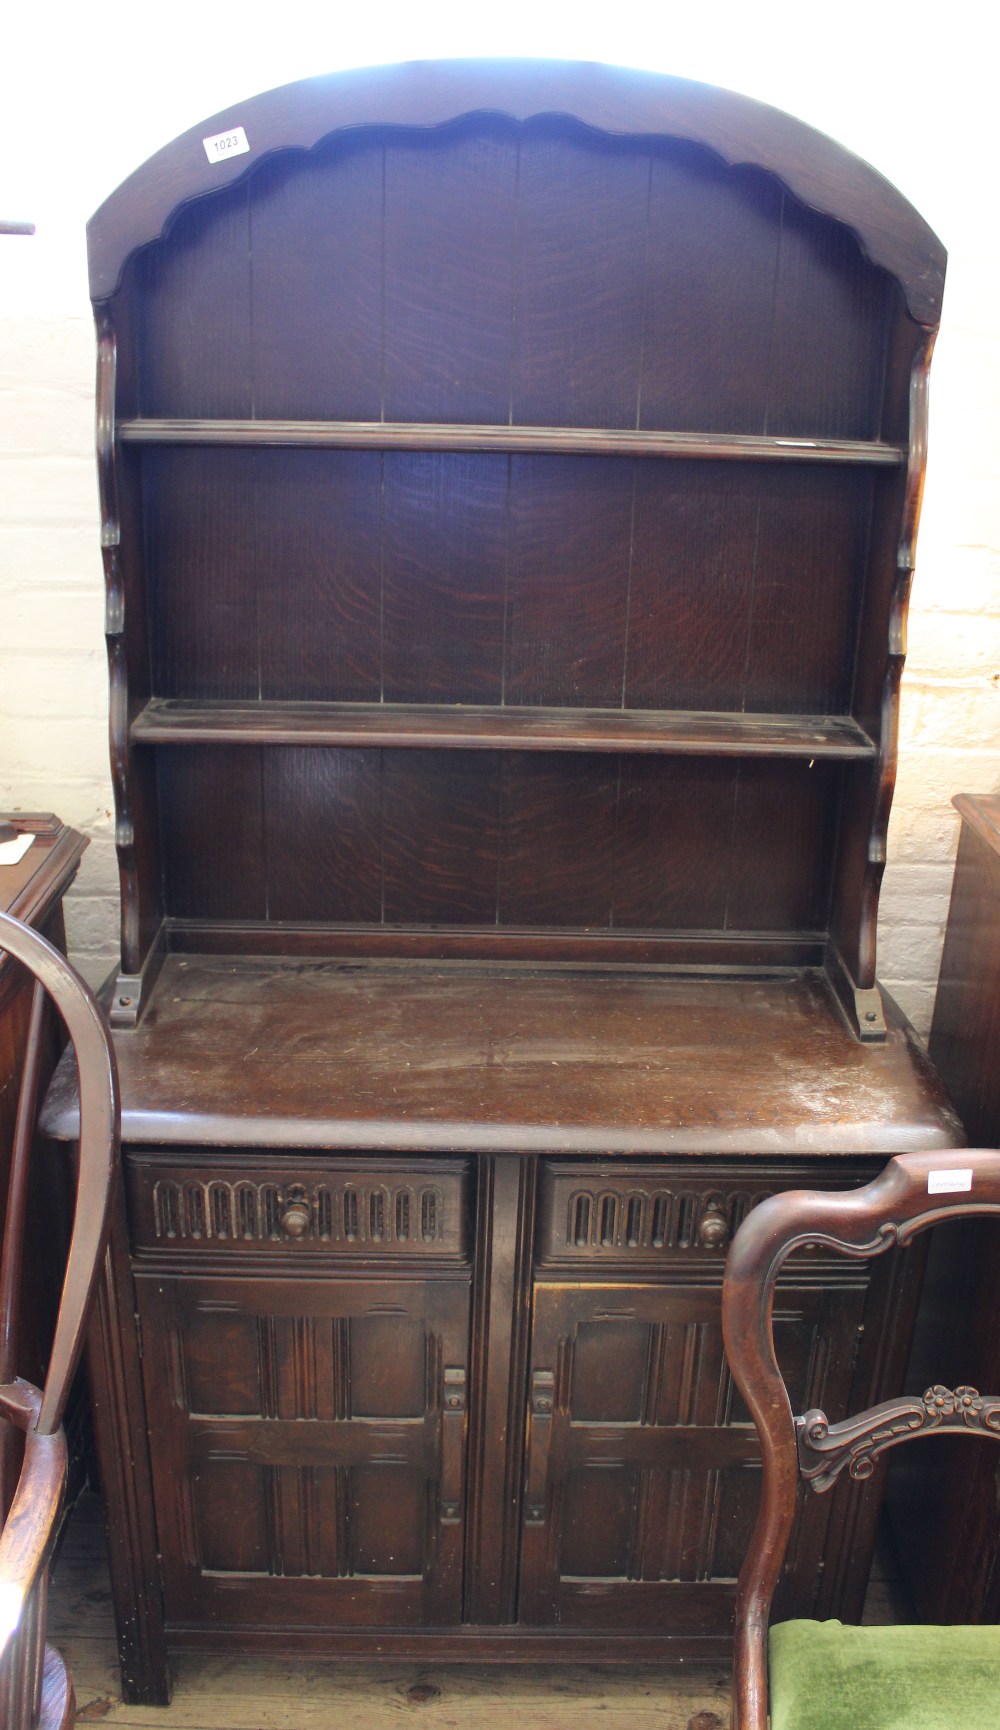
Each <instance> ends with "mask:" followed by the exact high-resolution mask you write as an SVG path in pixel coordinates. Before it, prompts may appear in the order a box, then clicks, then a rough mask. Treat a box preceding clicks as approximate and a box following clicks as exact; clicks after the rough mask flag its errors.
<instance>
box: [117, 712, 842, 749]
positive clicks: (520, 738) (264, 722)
mask: <svg viewBox="0 0 1000 1730" xmlns="http://www.w3.org/2000/svg"><path fill="white" fill-rule="evenodd" d="M132 738H133V740H135V741H136V742H137V743H140V744H170V745H193V744H197V745H209V744H220V745H222V744H224V745H241V744H242V745H259V744H265V745H267V744H270V745H341V746H343V745H359V746H364V745H368V746H379V745H383V746H389V745H391V746H411V747H418V748H419V747H424V748H430V747H441V746H444V747H450V748H452V749H455V750H480V751H486V750H514V751H629V752H632V751H643V752H647V751H660V752H669V753H673V754H676V755H681V756H730V757H809V758H813V757H824V758H831V757H833V758H841V759H844V758H847V759H855V760H856V759H864V758H872V757H874V756H875V754H876V751H875V745H874V744H873V742H872V740H871V739H870V738H869V737H868V735H867V734H866V733H865V732H863V731H862V729H861V728H860V727H859V726H858V724H857V722H856V721H854V720H852V719H851V717H850V716H849V715H757V714H742V713H735V712H733V713H728V712H727V713H722V712H718V713H713V712H708V711H698V710H688V709H668V710H662V709H659V710H657V709H542V708H528V707H521V708H497V707H485V706H484V707H473V706H471V705H463V704H457V703H456V704H452V703H428V704H408V703H292V702H258V703H233V702H190V701H186V700H183V699H180V698H163V697H154V698H153V699H152V700H151V701H150V702H149V703H147V704H146V706H145V708H144V709H142V710H141V711H140V713H139V714H138V715H137V716H136V718H135V720H134V721H133V723H132Z"/></svg>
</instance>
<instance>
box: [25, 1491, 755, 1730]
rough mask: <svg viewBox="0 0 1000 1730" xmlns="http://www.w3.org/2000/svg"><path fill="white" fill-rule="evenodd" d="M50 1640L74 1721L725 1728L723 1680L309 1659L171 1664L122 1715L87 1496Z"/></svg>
mask: <svg viewBox="0 0 1000 1730" xmlns="http://www.w3.org/2000/svg"><path fill="white" fill-rule="evenodd" d="M49 1639H50V1641H51V1643H52V1644H53V1645H54V1646H58V1647H59V1649H60V1650H61V1651H62V1652H63V1653H64V1654H65V1656H66V1658H67V1660H68V1662H69V1667H70V1671H71V1673H72V1676H73V1682H74V1686H75V1688H76V1698H77V1722H78V1723H80V1724H96V1723H103V1724H107V1725H109V1726H110V1725H115V1726H133V1727H138V1726H140V1725H141V1726H145V1727H149V1726H158V1727H160V1730H222V1727H225V1730H393V1727H394V1730H400V1727H401V1726H402V1723H403V1720H404V1719H406V1720H407V1721H411V1722H412V1723H413V1725H414V1730H526V1727H527V1726H529V1725H530V1730H728V1726H729V1676H728V1673H727V1672H726V1671H725V1670H723V1669H722V1668H713V1669H699V1670H697V1671H695V1670H691V1671H680V1672H678V1671H676V1670H672V1671H666V1670H657V1669H653V1668H649V1669H636V1670H628V1669H619V1668H618V1667H610V1666H609V1667H608V1668H607V1669H602V1668H599V1667H598V1666H596V1665H575V1666H572V1667H560V1668H559V1669H556V1668H553V1667H542V1666H535V1667H528V1666H525V1665H520V1664H505V1665H499V1664H495V1665H475V1666H473V1665H440V1666H439V1665H436V1664H405V1663H392V1664H358V1663H350V1664H348V1663H333V1662H331V1663H310V1662H309V1661H308V1660H305V1659H302V1660H296V1661H289V1662H287V1663H283V1662H281V1661H280V1660H278V1659H257V1658H215V1657H206V1656H201V1655H196V1656H195V1655H189V1656H182V1657H179V1658H178V1659H177V1661H176V1664H175V1666H174V1698H173V1703H172V1705H171V1706H169V1707H168V1708H167V1709H165V1710H164V1709H163V1708H162V1707H155V1706H147V1707H140V1706H123V1705H122V1703H121V1701H120V1700H119V1698H118V1671H117V1665H116V1662H115V1644H114V1637H113V1631H112V1621H111V1599H110V1592H109V1588H108V1577H107V1566H106V1562H105V1556H104V1538H103V1530H102V1526H101V1513H100V1505H99V1503H98V1502H97V1499H96V1497H93V1496H88V1497H85V1498H84V1500H83V1501H82V1502H81V1503H80V1504H78V1506H77V1508H76V1510H75V1511H74V1514H73V1516H72V1518H71V1520H70V1523H69V1527H68V1530H67V1532H66V1535H65V1538H64V1540H63V1544H62V1547H61V1549H60V1552H59V1556H58V1558H57V1562H56V1567H55V1572H54V1576H53V1581H52V1595H51V1599H50V1614H49Z"/></svg>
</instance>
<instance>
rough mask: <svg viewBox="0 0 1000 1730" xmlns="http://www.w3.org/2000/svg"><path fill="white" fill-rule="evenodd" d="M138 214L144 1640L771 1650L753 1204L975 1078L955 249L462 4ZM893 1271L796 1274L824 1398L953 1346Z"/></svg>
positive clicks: (858, 1149)
mask: <svg viewBox="0 0 1000 1730" xmlns="http://www.w3.org/2000/svg"><path fill="white" fill-rule="evenodd" d="M90 249H91V270H92V289H93V296H94V301H95V305H96V309H97V321H98V333H99V374H98V396H99V409H98V421H99V447H100V449H99V460H100V476H101V488H102V500H103V519H104V529H103V545H104V556H105V561H106V570H107V590H108V622H107V623H108V645H109V658H110V665H111V693H112V695H111V703H112V753H113V768H114V778H115V786H116V793H117V802H118V807H117V819H118V845H119V855H120V861H121V883H122V956H123V960H122V969H123V970H122V974H121V977H120V978H119V980H118V983H117V987H116V990H115V995H114V1000H113V1019H114V1023H115V1026H116V1030H117V1051H118V1061H119V1065H120V1070H121V1080H122V1091H123V1140H124V1145H125V1150H126V1152H125V1176H124V1190H123V1196H122V1200H121V1205H120V1208H119V1212H118V1217H117V1220H116V1226H115V1236H114V1243H113V1249H112V1257H111V1262H110V1264H109V1272H108V1277H107V1282H106V1285H105V1289H104V1293H103V1299H102V1307H101V1312H100V1317H99V1321H98V1325H97V1327H96V1330H95V1335H94V1340H93V1346H92V1352H91V1372H92V1377H93V1386H94V1392H95V1403H96V1408H97V1430H98V1441H99V1449H100V1454H101V1461H102V1472H103V1481H104V1490H105V1495H106V1499H107V1506H108V1518H109V1525H110V1530H111V1537H112V1564H113V1577H114V1590H115V1601H116V1605H117V1611H118V1617H119V1627H120V1635H121V1643H122V1657H123V1683H124V1688H125V1691H126V1693H127V1694H128V1695H129V1696H130V1697H131V1698H133V1699H145V1700H154V1701H155V1700H162V1699H164V1698H166V1694H167V1688H168V1678H167V1667H166V1658H167V1652H168V1649H169V1648H171V1647H174V1648H181V1647H184V1646H189V1647H190V1646H206V1645H213V1646H222V1647H225V1648H226V1649H228V1650H234V1651H255V1652H256V1651H261V1650H268V1651H272V1652H276V1653H281V1654H286V1653H290V1652H314V1653H315V1652H323V1653H326V1654H338V1653H339V1654H348V1653H353V1654H371V1655H374V1654H379V1653H391V1654H396V1655H403V1654H410V1655H413V1654H425V1655H427V1656H428V1657H430V1656H432V1655H433V1656H435V1657H437V1658H443V1657H447V1658H451V1659H455V1658H461V1657H465V1656H468V1657H472V1656H475V1657H476V1658H477V1659H483V1658H487V1657H490V1656H495V1657H498V1658H501V1657H503V1658H512V1657H513V1658H534V1659H538V1660H541V1661H545V1662H548V1661H551V1660H553V1659H555V1658H557V1657H560V1656H566V1657H574V1658H586V1659H596V1658H601V1659H614V1660H619V1661H622V1662H638V1661H641V1660H643V1659H647V1660H648V1659H657V1660H662V1659H665V1658H670V1657H687V1658H690V1657H692V1656H694V1655H696V1654H701V1655H702V1656H704V1657H706V1658H710V1659H713V1660H714V1659H718V1658H721V1657H722V1656H723V1655H725V1654H726V1653H727V1652H728V1648H729V1640H730V1634H731V1618H732V1605H733V1589H734V1577H735V1574H736V1571H737V1567H738V1564H739V1561H740V1557H741V1554H742V1550H743V1546H744V1544H745V1541H746V1538H747V1535H748V1533H749V1530H750V1526H751V1523H752V1519H753V1510H754V1504H755V1497H756V1487H757V1482H758V1472H757V1449H756V1443H755V1440H754V1435H753V1431H752V1428H751V1426H750V1425H749V1423H748V1422H747V1417H746V1413H745V1412H744V1411H743V1409H742V1407H741V1406H740V1404H739V1402H738V1400H737V1399H736V1397H735V1396H734V1393H733V1390H732V1387H731V1385H730V1382H729V1379H728V1376H727V1374H726V1370H725V1366H724V1360H723V1352H722V1342H721V1336H720V1326H719V1290H720V1282H721V1275H722V1265H723V1257H724V1250H725V1245H726V1243H727V1241H728V1238H729V1236H730V1235H731V1233H732V1231H733V1229H734V1227H735V1226H736V1224H737V1223H738V1221H739V1219H740V1218H741V1217H742V1215H743V1213H744V1212H745V1211H746V1209H747V1208H748V1207H750V1206H752V1205H753V1203H754V1202H755V1201H756V1200H757V1199H759V1198H760V1197H762V1196H764V1195H766V1194H768V1193H770V1192H772V1191H774V1190H776V1189H780V1188H782V1187H789V1186H795V1185H801V1184H802V1183H803V1182H806V1181H808V1182H809V1183H829V1184H833V1185H837V1186H842V1185H843V1184H844V1182H845V1181H850V1180H851V1179H857V1180H858V1181H861V1180H862V1179H864V1178H866V1177H869V1176H870V1175H871V1174H872V1173H873V1171H875V1170H876V1169H877V1168H878V1165H879V1162H880V1160H881V1159H883V1158H884V1157H885V1156H886V1155H887V1154H889V1153H891V1152H894V1151H897V1150H902V1149H911V1148H913V1149H931V1148H934V1147H938V1146H946V1145H950V1144H952V1143H953V1142H954V1140H955V1138H956V1136H957V1134H958V1129H957V1124H956V1122H955V1120H954V1118H953V1116H952V1115H951V1112H950V1108H949V1107H948V1104H947V1101H946V1099H945V1097H944V1094H943V1092H942V1091H941V1089H940V1086H939V1084H938V1083H937V1081H936V1079H935V1077H934V1074H933V1071H932V1070H931V1068H930V1067H929V1065H928V1063H927V1061H926V1059H925V1058H924V1057H923V1055H922V1054H921V1052H920V1050H919V1048H918V1047H917V1046H916V1045H915V1044H914V1042H913V1040H912V1037H911V1034H910V1032H909V1029H908V1028H907V1025H906V1024H905V1022H904V1021H903V1019H902V1018H901V1016H900V1015H899V1013H898V1011H897V1010H896V1009H895V1008H894V1006H893V1005H892V1003H891V1002H889V1001H887V1000H886V999H885V998H884V996H883V995H882V993H881V992H880V990H879V987H878V985H877V983H876V979H875V921H876V910H877V903H878V892H879V882H880V877H881V873H882V866H883V860H884V847H885V833H886V823H887V818H888V811H889V803H890V798H891V793H892V785H893V778H894V770H895V751H896V701H897V688H898V681H899V673H900V668H901V663H902V656H903V633H904V621H905V612H906V604H907V596H908V590H909V583H910V576H911V570H912V563H913V540H914V535H915V531H916V524H917V515H918V509H919V500H920V491H921V481H922V476H923V465H924V434H925V420H926V380H927V367H928V362H929V357H930V351H931V346H932V342H933V336H934V330H935V326H936V323H937V319H938V313H939V306H940V297H941V290H942V281H943V270H944V254H943V251H942V248H941V246H940V244H939V242H938V241H937V240H936V239H935V237H934V235H933V234H932V233H931V232H930V231H929V229H928V228H927V226H926V224H925V223H924V222H923V221H922V220H921V218H920V217H919V216H918V215H917V214H916V213H915V212H914V211H913V210H912V209H911V208H910V206H909V205H908V204H907V203H906V202H905V201H904V200H903V199H902V198H901V197H900V196H899V195H898V194H897V193H896V192H895V191H894V190H893V189H892V188H891V187H890V186H888V185H887V183H886V182H885V181H884V180H882V179H881V177H880V176H879V175H878V174H876V173H875V172H874V171H873V170H872V169H870V168H869V167H867V166H866V165H865V164H863V163H861V162H859V161H858V160H856V159H855V158H853V157H852V156H850V155H849V154H848V153H846V152H845V151H843V150H842V149H840V148H839V147H837V146H836V145H834V144H832V143H831V142H830V141H829V140H828V139H825V138H823V137H821V136H820V135H818V134H817V133H815V132H813V131H812V130H811V129H810V128H808V127H806V126H804V125H802V124H801V123H800V122H798V121H796V120H793V119H791V118H789V117H788V116H785V115H782V114H780V113H777V112H776V111H774V110H771V109H768V108H765V107H762V106H760V105H759V104H757V103H754V102H751V101H748V100H747V99H745V98H743V97H738V96H734V95H730V94H727V93H725V92H722V91H717V90H712V89H709V88H706V87H703V86H698V85H694V84H687V83H683V82H680V81H678V80H674V79H671V78H665V77H660V76H655V75H652V74H645V73H636V72H625V71H622V70H617V69H613V68H610V67H601V66H567V65H561V64H558V63H552V64H546V63H539V62H525V63H516V62H510V63H505V64H493V63H489V62H481V63H473V62H459V61H455V62H450V63H443V64H440V65H413V66H403V67H392V68H380V69H376V70H366V71H361V72H352V73H347V74H337V75H336V76H333V77H329V78H321V79H315V80H309V81H307V82H304V83H301V84H297V85H293V86H290V87H288V88H287V89H282V90H277V91H274V92H272V93H270V94H268V95H264V96H260V97H256V98H254V99H253V100H251V101H248V102H246V103H244V104H242V105H240V106H238V107H236V108H233V109H232V110H231V111H228V112H226V113H224V114H220V115H217V116H216V117H214V118H213V119H211V120H209V121H206V122H205V123H204V125H203V126H201V127H199V128H196V129H195V130H193V131H191V132H190V133H187V134H186V135H185V136H183V137H182V138H179V139H178V140H177V141H176V142H174V143H173V144H171V145H169V146H168V147H167V148H166V149H164V150H162V151H161V152H160V153H159V154H158V155H157V156H155V157H153V158H152V160H151V161H150V162H148V163H147V164H146V165H145V167H143V168H141V169H140V170H139V171H138V172H137V173H136V174H135V175H133V176H132V178H131V179H130V180H128V181H127V182H126V183H125V184H124V185H123V186H122V187H121V188H120V189H119V191H118V192H116V193H115V194H114V195H113V197H111V198H110V199H109V200H108V202H107V203H106V204H105V205H104V206H102V208H101V209H100V210H99V211H98V213H97V215H96V216H95V217H94V219H93V222H92V224H91V229H90ZM73 1113H74V1104H73V1092H72V1087H71V1085H70V1081H69V1078H68V1077H66V1076H63V1077H61V1078H59V1079H57V1083H56V1088H55V1092H54V1093H53V1095H52V1097H51V1099H50V1104H49V1115H48V1121H49V1125H50V1128H52V1129H53V1130H54V1131H55V1132H56V1133H58V1134H60V1135H62V1136H71V1135H72V1133H73V1123H74V1118H73ZM894 1277H895V1281H896V1283H895V1284H889V1283H887V1282H888V1276H887V1275H886V1274H883V1272H882V1271H881V1268H880V1266H876V1265H873V1266H872V1267H871V1268H869V1267H867V1266H866V1265H864V1264H856V1265H855V1264H852V1265H850V1266H847V1267H846V1268H845V1267H844V1266H843V1265H837V1264H834V1263H832V1262H829V1261H827V1260H825V1259H824V1258H823V1256H822V1255H820V1254H818V1253H814V1254H812V1255H807V1256H804V1257H802V1258H800V1260H799V1262H798V1263H797V1264H796V1265H795V1268H794V1271H789V1274H788V1276H787V1279H786V1280H785V1283H784V1284H783V1286H782V1295H781V1312H780V1319H779V1323H778V1331H779V1335H780V1338H781V1340H782V1342H783V1349H784V1351H785V1353H786V1358H787V1362H788V1365H789V1370H790V1373H791V1375H792V1379H793V1382H795V1383H796V1384H797V1391H796V1397H797V1398H799V1399H801V1400H803V1401H804V1402H805V1404H806V1405H809V1404H817V1405H820V1404H821V1405H823V1406H824V1407H825V1409H826V1410H827V1411H829V1412H831V1413H833V1412H835V1411H836V1410H837V1409H838V1408H840V1407H842V1406H844V1405H845V1404H847V1403H855V1404H859V1405H864V1404H867V1403H869V1401H870V1400H871V1399H873V1398H876V1397H878V1396H879V1394H880V1392H882V1391H885V1390H886V1389H888V1388H889V1386H890V1385H891V1384H892V1382H893V1381H894V1379H898V1377H899V1375H900V1374H901V1368H902V1363H903V1360H904V1358H905V1350H906V1344H907V1336H908V1332H909V1328H910V1324H911V1317H912V1309H913V1303H914V1290H913V1287H914V1283H915V1279H914V1272H913V1269H912V1268H910V1269H909V1270H907V1269H906V1267H905V1266H904V1271H903V1272H902V1273H900V1274H897V1275H896V1276H894ZM874 1517H875V1516H874V1512H873V1504H871V1503H869V1504H867V1506H866V1510H865V1511H862V1509H861V1505H860V1503H859V1502H857V1501H856V1500H855V1498H854V1493H853V1492H852V1491H851V1490H850V1489H845V1490H843V1491H838V1492H837V1493H836V1494H835V1495H834V1496H833V1497H831V1498H826V1499H823V1500H818V1501H816V1502H815V1503H814V1505H813V1506H812V1507H810V1508H809V1510H808V1512H807V1513H806V1514H804V1516H803V1519H802V1523H801V1526H800V1528H799V1530H798V1533H797V1536H796V1539H795V1542H794V1544H793V1546H792V1550H791V1552H790V1557H789V1565H788V1575H787V1580H786V1583H785V1588H784V1602H783V1605H782V1613H783V1614H785V1615H788V1614H796V1613H801V1614H806V1613H808V1614H816V1613H819V1614H827V1613H839V1614H842V1615H846V1616H850V1615H852V1614H854V1613H856V1612H857V1610H858V1608H859V1605H860V1601H861V1596H862V1594H863V1590H864V1584H865V1578H866V1574H867V1567H868V1561H869V1558H870V1552H871V1545H872V1522H873V1519H874Z"/></svg>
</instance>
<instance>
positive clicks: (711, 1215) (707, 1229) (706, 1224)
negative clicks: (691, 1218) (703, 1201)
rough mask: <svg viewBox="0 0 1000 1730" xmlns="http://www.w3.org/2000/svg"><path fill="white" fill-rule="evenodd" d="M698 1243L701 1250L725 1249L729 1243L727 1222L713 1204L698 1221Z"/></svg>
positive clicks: (720, 1210)
mask: <svg viewBox="0 0 1000 1730" xmlns="http://www.w3.org/2000/svg"><path fill="white" fill-rule="evenodd" d="M698 1242H699V1243H700V1244H701V1247H702V1249H725V1247H726V1245H727V1243H728V1242H729V1221H728V1220H727V1218H726V1216H725V1214H724V1213H723V1211H722V1209H721V1207H719V1206H718V1205H717V1204H716V1203H714V1202H712V1203H710V1204H709V1206H708V1207H706V1209H705V1211H704V1213H703V1214H702V1216H701V1219H700V1220H699V1221H698Z"/></svg>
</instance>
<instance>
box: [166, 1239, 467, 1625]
mask: <svg viewBox="0 0 1000 1730" xmlns="http://www.w3.org/2000/svg"><path fill="white" fill-rule="evenodd" d="M312 1271H313V1270H312V1269H310V1270H309V1272H310V1273H311V1272H312ZM421 1272H422V1274H423V1277H420V1276H419V1275H417V1273H416V1270H414V1274H413V1275H411V1276H400V1277H388V1278H387V1277H385V1276H384V1275H383V1276H380V1277H378V1278H372V1277H371V1276H370V1275H369V1276H368V1277H364V1276H359V1275H356V1274H354V1270H353V1269H351V1270H350V1271H349V1272H348V1271H346V1270H345V1275H344V1277H340V1276H339V1274H337V1273H333V1274H332V1276H328V1277H325V1278H309V1277H308V1276H307V1275H306V1276H303V1275H301V1274H300V1275H299V1276H298V1277H280V1276H276V1275H275V1274H274V1273H272V1272H271V1271H270V1270H268V1271H267V1273H265V1274H264V1276H263V1277H252V1278H239V1277H233V1276H229V1275H227V1276H224V1277H197V1276H190V1275H189V1276H177V1277H173V1276H157V1275H156V1274H154V1273H152V1272H139V1273H138V1278H137V1291H138V1303H139V1314H140V1318H141V1326H142V1335H143V1341H144V1348H143V1375H144V1381H145V1393H146V1409H147V1418H148V1423H149V1429H150V1437H151V1442H152V1448H151V1453H152V1460H153V1479H154V1494H155V1499H156V1511H157V1526H158V1531H159V1545H160V1551H161V1556H162V1567H163V1583H164V1593H165V1607H166V1614H167V1620H168V1624H170V1625H172V1626H173V1627H174V1628H175V1629H177V1630H178V1631H180V1630H181V1629H183V1628H187V1629H193V1628H197V1627H199V1626H200V1627H204V1626H205V1625H206V1623H209V1624H211V1625H212V1627H213V1628H215V1629H219V1628H220V1627H222V1626H224V1625H227V1624H228V1625H233V1624H238V1625H240V1626H241V1627H242V1628H244V1629H246V1628H248V1627H250V1628H252V1627H255V1626H256V1627H261V1628H264V1627H267V1628H268V1629H272V1630H273V1629H276V1628H280V1627H282V1626H284V1627H288V1628H289V1629H291V1628H294V1627H302V1626H303V1625H305V1626H310V1627H312V1628H317V1627H320V1628H321V1627H324V1626H331V1627H333V1626H339V1627H355V1628H362V1627H386V1626H389V1625H394V1626H396V1627H408V1626H417V1625H420V1624H423V1625H425V1626H426V1625H428V1624H430V1625H439V1626H440V1625H443V1624H444V1625H447V1624H451V1625H452V1626H454V1625H455V1624H457V1623H458V1622H460V1620H461V1590H462V1572H461V1561H462V1543H463V1529H464V1509H463V1489H464V1452H465V1450H464V1437H465V1421H466V1412H465V1406H466V1400H465V1388H466V1376H467V1367H468V1345H469V1282H468V1276H467V1275H459V1274H455V1275H443V1274H441V1273H438V1274H436V1275H431V1276H428V1275H427V1274H426V1273H423V1270H421ZM352 1275H353V1276H354V1277H352Z"/></svg>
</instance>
